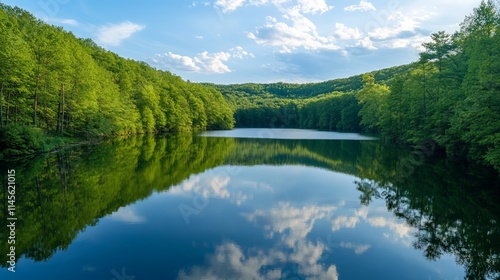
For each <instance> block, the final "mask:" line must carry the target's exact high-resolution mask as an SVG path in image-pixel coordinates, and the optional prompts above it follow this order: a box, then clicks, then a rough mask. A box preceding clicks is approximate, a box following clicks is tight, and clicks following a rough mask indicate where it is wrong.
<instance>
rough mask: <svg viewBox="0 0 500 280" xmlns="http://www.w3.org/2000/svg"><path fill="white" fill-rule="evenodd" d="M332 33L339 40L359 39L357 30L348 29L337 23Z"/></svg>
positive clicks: (359, 34)
mask: <svg viewBox="0 0 500 280" xmlns="http://www.w3.org/2000/svg"><path fill="white" fill-rule="evenodd" d="M333 33H334V34H335V35H336V36H337V37H338V38H339V39H341V40H349V39H359V38H361V32H360V31H359V29H358V28H350V27H347V26H345V25H344V24H342V23H338V22H337V23H335V31H334V32H333Z"/></svg>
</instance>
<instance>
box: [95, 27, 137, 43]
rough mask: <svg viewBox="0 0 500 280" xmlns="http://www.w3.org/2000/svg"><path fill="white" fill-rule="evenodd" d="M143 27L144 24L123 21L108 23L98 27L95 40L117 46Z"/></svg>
mask: <svg viewBox="0 0 500 280" xmlns="http://www.w3.org/2000/svg"><path fill="white" fill-rule="evenodd" d="M144 28H145V26H144V25H140V24H137V23H133V22H130V21H124V22H121V23H117V24H110V25H106V26H102V27H101V28H99V30H98V32H97V35H96V39H97V42H99V43H101V44H103V45H107V46H118V45H120V44H121V43H122V42H123V41H124V40H126V39H127V38H129V37H130V36H132V35H133V34H134V33H136V32H139V31H141V30H143V29H144Z"/></svg>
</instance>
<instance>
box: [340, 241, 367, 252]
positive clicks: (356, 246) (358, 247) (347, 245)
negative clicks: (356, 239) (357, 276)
mask: <svg viewBox="0 0 500 280" xmlns="http://www.w3.org/2000/svg"><path fill="white" fill-rule="evenodd" d="M340 247H342V248H347V249H353V250H354V253H356V254H357V255H362V254H364V253H365V252H366V251H368V249H370V248H371V247H372V246H371V245H366V244H355V243H351V242H342V243H340Z"/></svg>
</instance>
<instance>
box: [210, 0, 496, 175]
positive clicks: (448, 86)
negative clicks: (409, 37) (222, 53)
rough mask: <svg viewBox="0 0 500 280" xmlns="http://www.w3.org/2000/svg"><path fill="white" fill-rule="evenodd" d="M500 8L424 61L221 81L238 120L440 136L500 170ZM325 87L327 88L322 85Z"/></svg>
mask: <svg viewBox="0 0 500 280" xmlns="http://www.w3.org/2000/svg"><path fill="white" fill-rule="evenodd" d="M499 27H500V13H499V7H498V6H497V5H496V4H495V3H494V1H492V0H487V1H486V0H485V1H482V2H481V4H480V6H479V7H477V8H475V9H474V11H473V12H472V14H471V15H470V16H467V17H466V18H465V20H464V21H463V22H462V23H461V25H460V30H459V31H457V32H455V33H454V34H447V33H446V32H444V31H440V32H437V33H434V34H432V35H431V40H430V42H428V43H424V44H423V47H424V48H425V50H424V51H423V52H421V53H420V58H419V60H418V61H417V62H415V63H412V64H409V65H404V66H399V67H393V68H388V69H384V70H380V71H375V72H372V73H368V74H364V75H359V76H354V77H351V78H347V79H339V80H332V81H327V82H323V83H318V84H304V85H294V84H284V83H277V84H268V85H257V84H243V85H219V86H216V88H217V89H218V90H220V91H221V92H222V93H223V95H224V97H225V98H226V100H227V101H228V103H229V104H230V106H231V107H232V109H233V110H234V111H235V120H236V126H237V127H298V128H313V129H322V130H336V131H355V132H372V133H379V134H381V135H382V136H383V137H384V138H386V139H388V140H389V141H394V142H401V143H409V144H412V145H418V144H419V143H423V142H426V141H433V142H434V143H436V144H437V145H438V146H439V147H440V148H441V149H442V150H443V152H446V154H447V155H448V156H452V157H458V158H460V157H463V158H470V159H473V160H475V161H479V162H482V163H484V164H486V165H490V166H494V167H495V168H496V169H497V170H499V171H500V117H499V116H500V32H499ZM318 89H321V90H318Z"/></svg>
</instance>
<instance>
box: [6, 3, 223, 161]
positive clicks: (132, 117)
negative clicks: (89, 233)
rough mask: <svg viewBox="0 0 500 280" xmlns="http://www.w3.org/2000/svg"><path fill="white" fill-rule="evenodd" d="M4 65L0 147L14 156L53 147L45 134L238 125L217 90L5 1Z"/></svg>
mask: <svg viewBox="0 0 500 280" xmlns="http://www.w3.org/2000/svg"><path fill="white" fill-rule="evenodd" d="M0 64H1V65H0V128H1V135H0V147H2V148H3V149H2V150H7V149H8V153H9V152H10V153H11V154H16V153H22V152H26V151H28V152H36V151H41V150H47V149H50V148H51V147H50V145H52V144H53V143H50V142H48V141H47V139H48V138H47V137H45V136H46V135H51V136H64V137H77V138H80V137H85V138H89V137H102V136H116V135H132V134H142V133H155V132H164V131H183V130H205V129H230V128H232V127H233V112H232V111H231V109H230V108H229V106H227V104H226V102H224V98H223V96H222V95H221V94H220V93H219V92H217V91H215V90H213V89H211V88H208V87H204V86H202V85H199V84H195V83H189V82H185V81H183V80H182V79H181V78H180V77H178V76H175V75H173V74H171V73H170V72H167V71H160V70H156V69H153V68H152V67H150V66H148V65H147V64H146V63H144V62H138V61H133V60H129V59H124V58H121V57H119V56H118V55H117V54H115V53H112V52H109V51H106V50H105V49H103V48H101V47H99V46H98V45H97V44H96V43H94V42H93V41H92V40H90V39H79V38H76V37H75V36H74V35H73V34H72V33H71V32H67V31H64V30H63V29H62V28H60V27H55V26H52V25H48V24H46V23H44V22H43V21H41V20H37V19H36V18H35V17H34V16H32V15H31V14H30V13H28V12H26V11H24V10H22V9H19V8H17V7H15V8H12V7H9V6H6V5H4V4H1V3H0ZM55 144H57V143H55ZM8 153H7V154H8Z"/></svg>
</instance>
